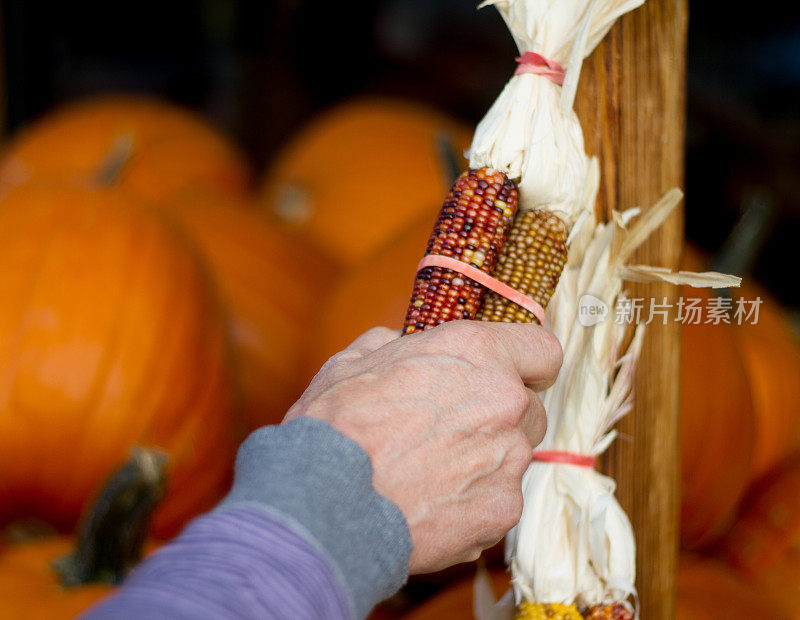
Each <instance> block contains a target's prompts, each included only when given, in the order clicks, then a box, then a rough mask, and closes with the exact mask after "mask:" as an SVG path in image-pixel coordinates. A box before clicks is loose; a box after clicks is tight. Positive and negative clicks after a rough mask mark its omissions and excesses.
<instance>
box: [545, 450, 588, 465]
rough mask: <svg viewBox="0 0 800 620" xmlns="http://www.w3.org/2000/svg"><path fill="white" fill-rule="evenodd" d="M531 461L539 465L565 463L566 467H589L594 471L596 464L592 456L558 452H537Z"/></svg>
mask: <svg viewBox="0 0 800 620" xmlns="http://www.w3.org/2000/svg"><path fill="white" fill-rule="evenodd" d="M531 460H532V461H539V462H541V463H566V464H567V465H577V466H578V467H589V468H591V469H594V466H595V463H596V462H597V459H596V458H595V457H593V456H587V455H585V454H574V453H572V452H560V451H558V450H537V451H536V452H534V453H533V457H532V458H531Z"/></svg>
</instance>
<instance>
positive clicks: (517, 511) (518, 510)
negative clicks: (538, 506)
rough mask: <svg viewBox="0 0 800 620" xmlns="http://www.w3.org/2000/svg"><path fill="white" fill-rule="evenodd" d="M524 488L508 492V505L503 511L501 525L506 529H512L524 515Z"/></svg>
mask: <svg viewBox="0 0 800 620" xmlns="http://www.w3.org/2000/svg"><path fill="white" fill-rule="evenodd" d="M522 507H523V502H522V489H517V490H516V491H515V492H513V493H509V494H508V498H507V500H506V505H505V506H504V508H503V511H502V513H501V525H502V528H503V530H504V531H508V530H510V529H511V528H512V527H514V526H515V525H516V524H517V523H519V520H520V518H521V517H522Z"/></svg>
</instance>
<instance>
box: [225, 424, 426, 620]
mask: <svg viewBox="0 0 800 620" xmlns="http://www.w3.org/2000/svg"><path fill="white" fill-rule="evenodd" d="M244 505H249V506H259V505H260V506H263V507H264V508H265V509H267V510H268V511H269V512H270V513H273V514H274V513H275V512H278V513H281V514H283V515H284V516H285V517H286V518H287V521H288V522H289V523H295V524H297V525H298V526H299V527H298V528H297V529H298V530H301V531H302V532H303V533H304V534H306V535H310V536H311V537H313V539H314V540H313V541H312V542H314V543H316V545H318V546H319V548H321V550H323V551H324V552H325V553H326V554H327V555H328V557H329V558H330V560H331V561H332V562H333V563H334V564H335V568H336V569H338V572H339V574H340V575H341V578H342V580H343V581H344V583H343V586H344V587H345V589H346V590H347V591H348V594H349V596H350V601H351V604H352V609H353V615H354V617H355V618H363V617H365V616H366V615H367V614H368V613H369V611H370V610H371V609H372V608H373V607H374V606H375V605H377V604H378V603H379V602H380V601H382V600H383V599H385V598H388V597H389V596H391V595H392V594H394V593H395V592H396V591H397V590H398V589H400V587H402V585H403V584H404V583H405V581H406V579H407V578H408V560H409V557H410V556H411V536H410V533H409V531H408V525H407V524H406V521H405V518H404V517H403V514H402V512H400V509H399V508H398V507H397V506H396V505H395V504H393V503H392V502H390V501H389V500H387V499H386V498H384V497H383V496H381V495H380V494H379V493H378V492H377V491H376V490H375V488H374V487H373V486H372V464H371V463H370V459H369V456H368V455H367V453H366V452H365V451H364V450H363V449H362V448H361V446H359V445H358V444H357V443H356V442H354V441H353V440H351V439H349V438H348V437H345V436H344V435H342V434H341V433H339V432H338V431H337V430H335V429H334V428H333V427H332V426H331V425H330V424H328V423H326V422H323V421H322V420H318V419H316V418H307V417H300V418H297V419H295V420H292V421H291V422H288V423H286V424H283V425H281V426H267V427H264V428H261V429H259V430H257V431H255V432H254V433H252V434H251V435H250V437H248V438H247V440H246V441H245V442H244V443H243V444H242V445H241V447H240V448H239V454H238V456H237V458H236V476H235V480H234V484H233V488H232V489H231V491H230V493H229V494H228V496H227V497H226V498H225V500H224V501H223V502H222V503H221V504H220V505H219V506H218V507H217V509H216V510H218V511H227V510H231V509H235V508H238V507H242V506H244Z"/></svg>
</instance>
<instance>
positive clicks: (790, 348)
mask: <svg viewBox="0 0 800 620" xmlns="http://www.w3.org/2000/svg"><path fill="white" fill-rule="evenodd" d="M759 297H760V298H761V300H762V303H761V306H760V311H759V316H758V322H757V323H756V324H753V325H750V324H747V325H744V326H742V327H741V328H739V329H737V330H736V343H737V346H738V348H739V354H740V356H741V358H742V361H743V363H744V367H745V370H746V371H747V379H748V383H749V385H750V393H751V396H752V399H753V407H754V411H755V414H756V425H757V430H756V435H755V453H754V455H753V470H752V474H751V479H752V480H755V479H757V478H759V477H761V476H762V475H764V474H765V473H767V472H768V471H769V470H770V469H771V468H772V467H773V466H774V465H776V464H777V463H779V462H781V461H782V460H784V459H785V458H787V457H788V456H790V455H792V454H794V453H796V452H797V451H798V450H800V340H798V337H797V333H796V332H795V331H794V329H793V328H792V325H791V324H790V322H789V320H788V319H787V318H786V315H785V312H784V310H783V308H782V307H781V305H780V304H779V303H778V301H777V300H776V299H775V298H774V297H773V296H772V295H770V294H768V293H767V292H766V291H765V290H764V289H762V288H761V287H759V286H758V285H757V284H754V283H748V284H747V285H746V286H744V287H743V288H742V292H741V298H743V299H745V300H747V301H753V300H755V299H757V298H759Z"/></svg>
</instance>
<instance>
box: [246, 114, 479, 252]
mask: <svg viewBox="0 0 800 620" xmlns="http://www.w3.org/2000/svg"><path fill="white" fill-rule="evenodd" d="M470 138H471V136H470V133H469V132H468V131H467V130H466V129H465V128H464V127H462V126H460V125H458V124H456V123H454V122H453V121H451V120H449V119H447V118H446V117H444V116H442V115H441V114H438V113H437V112H435V111H432V110H430V109H427V108H424V107H422V106H419V105H415V104H411V103H404V102H400V101H393V100H389V99H375V100H368V99H365V100H359V101H354V102H350V103H347V104H344V105H342V106H339V107H337V108H335V109H333V110H332V111H330V112H328V113H327V114H324V115H322V116H321V117H319V118H318V119H316V120H315V121H314V122H312V123H311V124H310V125H309V126H308V127H306V128H305V130H303V131H302V132H300V133H299V134H298V135H297V136H296V137H295V138H294V139H293V140H292V141H291V142H290V143H289V144H288V145H287V146H286V147H285V148H284V149H283V151H282V152H281V153H280V154H279V156H278V158H277V159H276V161H275V163H274V164H273V166H272V168H271V169H270V170H269V172H268V175H267V178H266V180H265V182H264V185H263V187H262V189H261V202H262V204H263V205H264V207H265V208H266V210H267V211H268V212H269V213H271V214H272V215H273V216H275V217H276V218H278V220H280V221H282V222H284V223H286V224H287V225H288V226H290V227H293V228H296V229H297V230H298V231H299V232H300V233H301V234H302V235H303V236H304V237H305V238H306V239H308V240H309V241H310V242H311V243H312V244H314V245H316V246H317V247H318V248H319V249H321V250H322V251H324V252H325V253H327V254H328V255H329V256H330V257H331V259H332V260H335V261H338V262H341V263H343V264H345V265H349V266H352V265H356V264H359V263H361V262H362V261H364V260H365V259H366V258H367V257H369V256H370V255H372V254H373V253H374V252H375V251H377V250H378V249H379V248H380V247H381V246H382V245H384V244H386V243H387V242H389V241H390V240H391V239H393V238H395V237H396V236H397V235H398V234H399V233H400V232H401V231H402V230H403V229H405V228H406V227H408V225H409V224H410V223H411V222H413V221H414V220H416V219H417V218H418V217H419V216H420V215H421V214H423V213H427V212H429V210H430V208H431V205H437V206H438V205H441V202H442V200H443V199H444V196H445V194H446V193H447V188H448V186H449V185H450V182H451V180H452V179H451V178H450V176H451V172H450V171H449V170H447V165H446V164H445V163H444V160H443V157H442V155H441V154H440V147H439V146H438V145H437V141H442V140H445V141H446V142H449V144H451V145H452V146H451V147H450V149H451V150H452V152H454V153H455V154H456V158H455V159H456V161H455V162H454V163H455V165H456V166H458V167H463V166H465V165H466V162H465V161H464V160H463V159H462V158H461V153H462V152H463V151H464V150H465V149H466V148H467V147H468V146H469V141H470Z"/></svg>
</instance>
